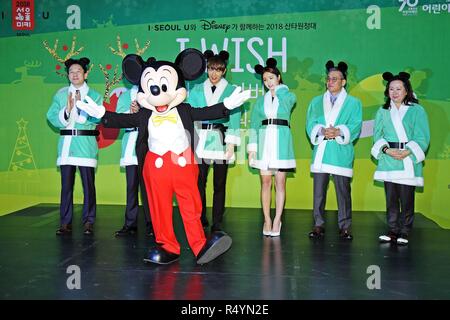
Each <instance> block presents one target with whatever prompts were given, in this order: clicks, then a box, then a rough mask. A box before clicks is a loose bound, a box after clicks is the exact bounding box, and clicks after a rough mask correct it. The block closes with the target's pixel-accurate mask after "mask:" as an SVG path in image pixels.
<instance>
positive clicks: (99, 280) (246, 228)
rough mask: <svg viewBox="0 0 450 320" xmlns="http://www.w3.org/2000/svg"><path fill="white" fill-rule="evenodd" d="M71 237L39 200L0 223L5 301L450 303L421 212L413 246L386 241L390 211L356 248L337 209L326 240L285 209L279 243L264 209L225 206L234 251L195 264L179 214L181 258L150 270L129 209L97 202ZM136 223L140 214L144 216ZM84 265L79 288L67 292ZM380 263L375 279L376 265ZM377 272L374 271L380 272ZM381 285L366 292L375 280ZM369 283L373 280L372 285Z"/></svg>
mask: <svg viewBox="0 0 450 320" xmlns="http://www.w3.org/2000/svg"><path fill="white" fill-rule="evenodd" d="M75 211H76V213H75V221H74V230H73V234H72V235H71V236H64V237H58V236H56V235H55V230H56V228H57V226H58V221H59V213H58V206H56V205H46V204H41V205H38V206H34V207H31V208H27V209H24V210H21V211H18V212H15V213H12V214H9V215H6V216H3V217H0V246H1V250H0V274H1V278H0V299H6V300H8V299H58V300H59V299H127V300H128V299H129V300H142V299H145V300H147V299H163V300H210V299H211V300H310V299H449V298H450V276H449V266H450V249H449V244H450V231H449V230H444V229H441V228H439V227H438V226H437V225H436V224H435V223H434V222H432V221H431V220H429V219H427V218H425V217H424V216H422V215H421V214H417V215H416V221H415V225H414V230H413V234H412V235H411V237H410V244H409V246H407V247H398V246H394V245H390V244H387V245H381V244H379V243H378V241H377V237H378V235H379V233H380V232H383V231H384V230H385V215H384V213H381V212H379V213H377V212H354V214H353V233H354V236H355V238H354V240H353V242H342V241H341V240H339V239H338V231H337V226H336V225H337V222H336V212H334V211H330V212H328V213H327V224H326V229H327V233H326V237H325V239H324V240H322V241H316V242H313V241H311V240H309V239H308V237H307V233H308V232H309V231H310V228H311V223H312V217H311V213H310V211H306V210H286V211H285V214H284V217H283V227H282V230H281V231H282V232H281V237H279V238H268V237H264V236H263V235H262V220H263V219H262V214H261V211H260V209H247V208H229V209H227V212H226V217H225V222H224V225H223V228H224V230H225V231H227V232H228V233H229V235H230V236H231V237H232V238H233V245H232V247H231V249H230V250H229V251H228V252H227V253H225V254H224V255H223V256H221V257H219V258H218V259H216V260H215V261H213V262H211V263H209V264H207V265H204V266H199V265H196V263H195V258H194V256H193V254H192V252H191V251H190V249H189V247H188V245H187V242H186V238H185V234H184V229H183V226H182V223H181V219H180V218H179V214H178V211H177V209H176V208H175V218H174V224H175V230H176V234H177V236H178V239H179V241H180V243H181V245H182V252H181V259H180V260H179V261H178V262H175V263H174V264H172V265H168V266H160V265H152V264H144V263H143V260H142V259H143V257H144V256H145V255H146V252H147V250H148V248H149V247H150V246H151V244H152V241H151V240H150V238H148V237H147V236H146V235H145V234H144V228H141V229H140V230H139V232H138V235H136V236H134V237H133V236H130V237H127V238H114V236H113V233H114V231H115V230H117V229H119V228H120V227H121V226H122V223H123V211H124V207H123V206H107V205H99V206H98V210H97V212H98V213H97V222H96V225H95V234H94V235H93V236H85V235H83V233H82V227H81V222H80V220H81V206H79V205H77V206H76V208H75ZM140 219H141V220H140V226H142V225H143V217H140ZM71 265H76V266H78V267H79V268H80V275H81V277H80V282H79V284H80V285H81V289H72V290H70V289H68V287H67V282H69V283H72V284H74V283H75V282H74V278H73V277H72V278H69V277H71V276H73V275H74V274H73V273H72V272H73V271H72V272H69V273H67V270H68V267H69V266H71ZM378 267H379V273H377V271H376V270H377V268H378ZM374 270H375V271H374ZM377 275H380V277H379V278H378V279H380V282H379V283H380V286H381V288H380V289H377V288H375V289H369V288H368V286H367V284H368V283H369V284H372V285H375V286H376V284H377V282H376V281H377V278H376V276H377ZM369 277H370V279H369Z"/></svg>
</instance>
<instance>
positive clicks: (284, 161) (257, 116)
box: [247, 58, 297, 237]
mask: <svg viewBox="0 0 450 320" xmlns="http://www.w3.org/2000/svg"><path fill="white" fill-rule="evenodd" d="M255 72H256V73H257V74H258V75H260V76H261V78H262V81H263V82H264V86H265V87H266V89H267V92H266V94H265V95H264V96H262V97H259V98H258V100H257V101H256V104H255V105H254V107H253V110H252V111H251V120H250V127H251V128H250V139H249V144H248V146H247V151H248V158H249V163H250V166H252V167H254V168H257V169H259V170H260V176H261V203H262V208H263V213H264V226H263V235H265V236H272V237H277V236H279V235H280V232H281V216H282V213H283V209H284V202H285V198H286V173H287V172H294V171H295V168H296V163H295V155H294V146H293V139H292V134H291V129H290V118H291V113H292V109H293V108H294V104H295V102H296V100H297V98H296V96H295V94H293V93H292V92H290V91H289V88H288V87H287V86H286V85H284V84H283V80H282V78H281V73H280V71H279V70H278V68H277V61H276V60H275V59H273V58H269V59H267V61H266V66H265V67H263V66H262V65H259V64H258V65H256V66H255ZM272 176H274V177H275V191H276V199H275V208H276V209H275V218H274V219H273V221H272V218H271V216H270V207H271V196H272Z"/></svg>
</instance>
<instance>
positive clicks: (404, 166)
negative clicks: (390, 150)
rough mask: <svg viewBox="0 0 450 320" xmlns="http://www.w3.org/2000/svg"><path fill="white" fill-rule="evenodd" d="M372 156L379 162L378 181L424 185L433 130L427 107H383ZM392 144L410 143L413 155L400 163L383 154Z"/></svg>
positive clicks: (374, 135) (407, 146)
mask: <svg viewBox="0 0 450 320" xmlns="http://www.w3.org/2000/svg"><path fill="white" fill-rule="evenodd" d="M374 126H375V127H374V133H373V141H374V144H373V147H372V150H371V153H372V156H373V157H374V158H375V159H377V160H378V165H377V169H376V171H375V174H374V179H375V180H379V181H389V182H394V183H399V184H405V185H412V186H423V184H424V182H423V172H422V171H423V170H422V166H423V161H424V160H425V152H426V151H427V149H428V145H429V144H430V128H429V125H428V117H427V114H426V112H425V110H424V108H423V107H422V106H421V105H419V104H412V105H411V106H405V105H401V106H400V110H399V109H397V107H395V105H391V107H390V108H389V109H383V108H380V109H379V110H378V112H377V114H376V117H375V125H374ZM388 142H407V143H406V149H408V150H409V151H411V154H410V155H409V156H407V157H406V158H405V159H403V160H396V159H394V158H392V157H391V156H389V155H388V154H384V153H383V152H381V150H382V149H383V147H384V146H388Z"/></svg>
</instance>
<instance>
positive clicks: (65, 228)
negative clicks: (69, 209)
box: [56, 224, 72, 236]
mask: <svg viewBox="0 0 450 320" xmlns="http://www.w3.org/2000/svg"><path fill="white" fill-rule="evenodd" d="M71 233H72V225H71V224H62V225H61V226H60V227H59V229H58V230H56V235H58V236H62V235H65V234H71Z"/></svg>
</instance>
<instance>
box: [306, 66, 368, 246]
mask: <svg viewBox="0 0 450 320" xmlns="http://www.w3.org/2000/svg"><path fill="white" fill-rule="evenodd" d="M325 68H326V74H327V78H326V87H327V91H326V92H325V93H324V94H323V95H321V96H318V97H315V98H313V100H312V101H311V103H310V104H309V107H308V111H307V116H306V131H307V133H308V136H309V138H310V141H311V144H312V145H313V148H314V149H313V154H312V163H311V172H312V173H313V177H314V201H313V216H314V228H313V230H312V231H311V232H310V233H309V237H310V238H311V239H317V238H322V237H323V236H324V233H325V228H324V224H325V220H324V213H325V211H324V210H325V201H326V195H327V188H328V183H329V180H330V175H331V176H333V180H334V186H335V190H336V195H337V202H338V226H339V230H340V233H339V235H340V237H341V239H343V240H352V239H353V236H352V234H351V224H352V199H351V188H350V182H351V179H352V176H353V159H354V150H353V143H354V141H355V140H356V139H357V138H358V137H359V133H360V131H361V125H362V106H361V101H359V100H358V99H357V98H355V97H352V96H350V95H349V94H347V91H346V90H345V86H346V84H347V69H348V66H347V64H346V63H345V62H342V61H341V62H339V63H338V64H337V65H335V64H334V62H333V61H331V60H330V61H328V62H327V63H326V65H325Z"/></svg>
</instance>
